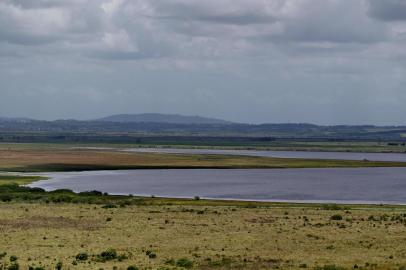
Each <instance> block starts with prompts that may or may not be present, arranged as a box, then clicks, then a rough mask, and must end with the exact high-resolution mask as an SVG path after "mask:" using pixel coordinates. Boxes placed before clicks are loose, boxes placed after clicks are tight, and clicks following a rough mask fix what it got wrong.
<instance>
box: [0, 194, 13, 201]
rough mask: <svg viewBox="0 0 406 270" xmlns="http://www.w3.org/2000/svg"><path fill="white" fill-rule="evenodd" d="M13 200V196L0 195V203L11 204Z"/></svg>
mask: <svg viewBox="0 0 406 270" xmlns="http://www.w3.org/2000/svg"><path fill="white" fill-rule="evenodd" d="M12 199H13V196H11V195H8V194H0V201H2V202H11V200H12Z"/></svg>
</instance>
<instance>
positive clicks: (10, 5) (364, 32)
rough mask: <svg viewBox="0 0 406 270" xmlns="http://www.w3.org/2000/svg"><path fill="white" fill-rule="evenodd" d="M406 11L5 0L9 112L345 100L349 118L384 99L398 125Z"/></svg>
mask: <svg viewBox="0 0 406 270" xmlns="http://www.w3.org/2000/svg"><path fill="white" fill-rule="evenodd" d="M404 14H405V2H404V1H401V0H398V1H397V0H385V1H383V0H382V1H379V0H250V1H247V0H205V1H201V0H131V1H130V0H36V1H25V0H3V1H0V59H1V61H0V81H1V82H2V87H1V89H0V94H1V99H0V114H1V113H2V112H4V110H7V111H9V110H10V111H12V110H13V107H15V106H11V105H10V104H13V102H16V101H18V102H19V104H25V106H21V110H22V111H24V110H25V111H26V112H27V113H31V112H32V111H33V109H32V110H31V109H30V106H29V104H28V103H27V102H25V103H24V96H27V95H28V94H29V97H30V98H29V99H30V100H35V102H36V103H35V104H37V105H38V106H37V107H39V106H40V104H43V105H42V107H43V108H46V107H48V108H49V110H50V111H54V112H56V111H57V108H58V107H64V108H65V109H66V110H65V111H64V114H66V113H67V112H68V110H69V108H68V106H65V104H70V103H69V101H70V102H71V104H73V105H72V106H75V108H74V109H73V110H74V111H75V112H74V113H76V116H80V115H81V114H88V113H89V112H91V113H92V114H93V115H94V116H96V114H97V112H101V111H103V113H102V114H103V115H104V114H108V112H120V110H121V109H123V108H125V110H126V112H131V110H136V109H137V108H139V110H140V112H142V111H145V110H148V111H161V112H165V111H163V110H164V109H165V110H170V108H174V110H177V111H173V112H178V113H191V114H196V113H200V114H212V113H215V112H218V113H221V114H223V116H224V117H226V118H230V120H235V121H240V119H238V118H244V120H245V121H249V120H250V119H259V118H261V120H258V121H260V122H266V121H267V120H266V118H267V117H269V118H270V120H269V121H271V120H272V121H289V119H292V121H299V120H300V121H308V122H315V121H319V122H323V121H324V122H328V121H329V119H333V114H334V113H335V112H340V107H345V110H346V113H343V115H342V116H335V118H334V119H335V120H337V121H342V122H345V121H344V120H346V119H348V121H353V120H354V121H361V120H365V121H367V120H368V119H367V118H368V115H372V113H369V110H372V109H371V108H373V107H374V105H376V106H378V105H379V106H378V107H379V108H383V107H384V106H385V105H387V106H391V108H396V109H398V110H399V113H398V115H395V114H394V111H395V110H394V109H392V110H388V114H390V115H391V118H392V119H396V121H399V122H400V121H403V120H402V119H401V115H402V114H403V115H404V114H405V113H406V109H402V105H401V102H400V101H401V100H405V98H406V97H405V94H403V93H404V91H403V92H402V91H401V90H402V89H403V88H404V85H405V83H406V82H405V81H406V80H405V79H404V78H406V57H405V56H406V49H405V48H406V21H405V18H404ZM394 74H396V76H395V75H394ZM44 89H48V90H49V89H51V90H52V91H51V90H49V91H45V92H44ZM89 89H91V91H90V90H89ZM81 91H84V92H83V94H81ZM50 93H52V95H53V96H55V97H54V98H53V101H54V102H55V104H53V105H52V106H51V105H48V104H45V103H46V102H44V101H43V100H48V98H47V96H49V95H51V94H50ZM85 93H86V94H85ZM386 93H392V95H393V96H394V97H395V98H393V99H387V98H386V99H384V98H383V97H384V96H385V95H386ZM71 95H75V97H71ZM81 96H83V98H82V99H83V100H86V102H84V101H83V102H82V101H81V100H82V99H81ZM93 96H94V97H95V98H94V103H93V104H92V102H91V101H92V97H93ZM354 96H355V97H354ZM367 96H371V97H372V98H368V101H365V100H366V99H365V97H367ZM96 97H98V98H96ZM101 97H102V98H101ZM198 97H200V98H198ZM203 97H204V98H203ZM109 103H111V104H109ZM394 103H395V105H394ZM58 104H59V105H58ZM123 104H125V106H123ZM284 104H285V105H286V106H285V105H284ZM357 106H358V107H359V108H364V109H365V110H366V111H365V112H361V111H360V110H361V109H359V108H358V107H357ZM82 107H88V108H87V109H83V108H82ZM244 108H247V109H246V110H245V109H244ZM2 110H3V111H2ZM29 110H31V111H29ZM107 110H108V111H107ZM193 110H196V111H193ZM7 111H6V112H7ZM242 111H244V112H242ZM319 111H320V112H324V113H319ZM168 112H172V111H168ZM4 113H5V112H4ZM7 114H10V113H7ZM351 114H352V115H355V116H354V119H353V118H351V117H350V115H351ZM44 115H46V114H45V109H44ZM212 116H216V115H212ZM220 116H221V115H220ZM358 116H359V117H358ZM361 116H362V117H363V118H362V119H361ZM58 117H63V115H62V113H61V114H60V115H59V116H58ZM233 117H235V118H234V119H232V118H233ZM357 117H358V119H355V118H357ZM85 118H86V117H85ZM278 119H279V120H278ZM312 119H318V120H315V121H313V120H312ZM368 121H369V120H368ZM370 121H373V119H372V117H371V118H370Z"/></svg>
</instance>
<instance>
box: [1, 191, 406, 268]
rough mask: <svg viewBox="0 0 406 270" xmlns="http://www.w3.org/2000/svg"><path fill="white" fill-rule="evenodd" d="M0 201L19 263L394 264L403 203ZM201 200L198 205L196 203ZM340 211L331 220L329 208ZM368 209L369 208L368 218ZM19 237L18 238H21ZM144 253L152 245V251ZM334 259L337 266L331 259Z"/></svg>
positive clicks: (11, 251)
mask: <svg viewBox="0 0 406 270" xmlns="http://www.w3.org/2000/svg"><path fill="white" fill-rule="evenodd" d="M155 200H157V199H153V198H149V199H147V201H149V202H151V203H150V204H136V203H134V204H130V205H126V206H125V207H117V208H103V207H102V206H103V205H98V204H82V203H79V204H72V203H69V204H68V203H57V204H56V203H48V204H47V203H39V202H31V203H25V202H18V203H0V230H1V232H2V237H1V238H0V253H1V252H6V253H7V255H5V256H4V258H3V259H0V265H1V264H2V263H9V257H10V255H13V256H16V257H17V258H18V259H17V262H18V263H19V265H20V269H28V266H32V265H36V266H42V267H44V269H55V266H56V264H57V263H61V264H62V265H63V267H62V269H100V268H103V269H113V267H114V266H115V267H117V269H127V267H128V266H134V267H137V268H139V269H175V268H176V269H270V268H273V269H276V268H279V269H303V268H309V269H323V270H324V269H326V270H334V269H352V268H354V266H357V267H359V268H362V269H398V268H399V267H401V266H403V265H405V259H404V254H405V252H406V248H405V246H404V245H402V244H400V243H402V242H403V241H404V235H405V233H406V225H405V224H406V217H405V216H406V215H405V213H406V209H405V208H404V207H379V206H374V207H366V206H365V207H358V206H357V207H356V206H347V207H345V208H341V209H340V210H327V209H328V207H326V208H324V207H322V206H317V205H306V206H302V205H298V204H296V205H285V204H279V205H278V204H262V203H256V204H255V207H247V205H240V204H234V203H233V202H227V204H228V205H223V204H212V205H204V204H205V201H204V200H200V201H197V202H194V201H187V200H177V203H175V204H172V203H170V202H169V201H166V202H165V203H162V201H161V203H152V202H153V201H155ZM199 204H200V205H199ZM338 214H339V215H342V216H343V220H337V221H336V220H331V216H332V215H338ZM370 216H374V217H375V218H374V219H371V218H370ZM21 243H24V245H21ZM151 254H154V255H153V256H152V255H151ZM333 265H334V267H335V268H333V267H332V266H333Z"/></svg>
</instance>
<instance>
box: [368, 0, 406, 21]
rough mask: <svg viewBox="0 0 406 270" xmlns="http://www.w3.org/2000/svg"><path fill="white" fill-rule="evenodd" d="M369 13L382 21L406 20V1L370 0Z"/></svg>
mask: <svg viewBox="0 0 406 270" xmlns="http://www.w3.org/2000/svg"><path fill="white" fill-rule="evenodd" d="M368 3H369V15H370V16H371V17H373V18H376V19H378V20H382V21H402V20H406V2H405V1H403V0H385V1H382V0H368Z"/></svg>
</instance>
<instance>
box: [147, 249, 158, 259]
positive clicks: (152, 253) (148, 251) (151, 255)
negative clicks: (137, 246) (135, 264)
mask: <svg viewBox="0 0 406 270" xmlns="http://www.w3.org/2000/svg"><path fill="white" fill-rule="evenodd" d="M145 254H146V255H147V256H148V257H149V258H150V259H155V258H156V254H155V253H154V252H153V251H151V250H147V252H145Z"/></svg>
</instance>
